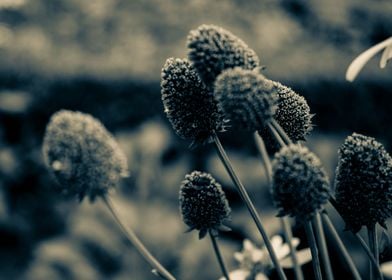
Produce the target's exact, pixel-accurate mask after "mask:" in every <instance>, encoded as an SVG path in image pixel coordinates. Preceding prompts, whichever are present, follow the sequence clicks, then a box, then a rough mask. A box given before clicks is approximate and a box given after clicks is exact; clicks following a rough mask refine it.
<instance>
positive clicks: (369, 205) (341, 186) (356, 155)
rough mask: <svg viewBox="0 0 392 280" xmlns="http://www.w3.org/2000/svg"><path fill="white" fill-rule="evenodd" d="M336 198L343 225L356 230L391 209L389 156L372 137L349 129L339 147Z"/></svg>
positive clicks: (379, 219) (377, 220) (381, 221)
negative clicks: (350, 131) (351, 132)
mask: <svg viewBox="0 0 392 280" xmlns="http://www.w3.org/2000/svg"><path fill="white" fill-rule="evenodd" d="M335 188H336V202H337V205H338V210H339V213H340V214H341V215H342V217H343V219H344V220H345V222H346V228H347V229H349V230H352V231H354V232H357V231H359V230H360V229H361V227H362V226H368V227H370V226H373V225H375V224H376V223H379V224H380V225H382V226H384V227H385V220H386V219H387V218H389V217H391V213H392V159H391V156H390V155H389V154H388V153H387V152H386V151H385V149H384V146H383V145H382V144H381V143H379V142H377V141H376V140H375V139H374V138H372V137H368V136H364V135H361V134H357V133H353V134H352V135H351V136H348V137H347V138H346V140H345V141H344V143H343V145H342V146H341V147H340V149H339V162H338V166H337V169H336V179H335Z"/></svg>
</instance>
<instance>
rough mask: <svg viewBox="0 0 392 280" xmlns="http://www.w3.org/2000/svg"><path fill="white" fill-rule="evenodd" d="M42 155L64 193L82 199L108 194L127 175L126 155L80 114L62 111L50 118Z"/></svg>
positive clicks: (100, 127) (90, 119) (99, 126)
mask: <svg viewBox="0 0 392 280" xmlns="http://www.w3.org/2000/svg"><path fill="white" fill-rule="evenodd" d="M43 156H44V160H45V163H46V165H47V166H48V168H49V170H50V171H51V173H52V174H53V175H54V177H55V179H56V180H57V181H58V183H59V185H60V188H61V191H62V192H63V193H65V194H68V195H72V196H77V197H78V198H79V199H80V200H82V199H83V198H84V197H85V196H88V197H89V198H90V200H94V199H95V198H96V197H97V196H102V195H105V194H106V193H107V192H108V190H109V189H110V188H113V187H115V186H116V185H117V183H118V182H119V180H120V179H121V177H124V176H127V173H128V167H127V160H126V158H125V155H124V154H123V152H122V151H121V150H120V148H119V147H118V145H117V143H116V141H115V140H114V138H113V137H112V136H111V134H110V133H109V132H108V131H107V130H106V129H105V127H104V126H103V125H102V124H101V123H100V122H99V121H98V120H97V119H95V118H93V117H92V116H90V115H88V114H84V113H80V112H72V111H67V110H61V111H59V112H57V113H55V114H54V115H53V116H52V117H51V119H50V122H49V124H48V125H47V127H46V133H45V137H44V142H43Z"/></svg>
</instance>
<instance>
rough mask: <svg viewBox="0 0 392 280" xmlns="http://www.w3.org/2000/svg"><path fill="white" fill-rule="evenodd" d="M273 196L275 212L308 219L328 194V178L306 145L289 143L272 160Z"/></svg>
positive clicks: (300, 219)
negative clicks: (276, 209)
mask: <svg viewBox="0 0 392 280" xmlns="http://www.w3.org/2000/svg"><path fill="white" fill-rule="evenodd" d="M272 169H273V182H272V189H271V192H272V197H273V199H274V202H275V204H276V206H277V207H278V209H279V214H278V216H285V215H289V216H292V217H295V218H296V219H298V220H299V221H306V220H309V219H311V218H312V217H313V216H314V214H315V213H316V212H317V211H319V210H321V209H322V208H323V205H324V204H325V203H327V201H328V199H329V197H330V187H329V180H328V177H327V175H326V172H325V171H324V169H323V167H322V165H321V162H320V160H319V159H318V157H317V156H316V155H315V154H313V153H312V152H310V151H309V150H308V149H307V148H306V147H303V146H301V145H299V144H290V145H288V146H285V147H283V148H282V149H281V150H280V151H279V152H278V153H277V154H275V157H274V160H273V162H272Z"/></svg>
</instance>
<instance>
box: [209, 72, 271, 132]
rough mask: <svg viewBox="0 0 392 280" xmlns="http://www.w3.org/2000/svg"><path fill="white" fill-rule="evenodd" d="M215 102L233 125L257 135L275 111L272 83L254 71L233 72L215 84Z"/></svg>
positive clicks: (227, 73) (224, 75) (220, 77)
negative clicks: (254, 132)
mask: <svg viewBox="0 0 392 280" xmlns="http://www.w3.org/2000/svg"><path fill="white" fill-rule="evenodd" d="M215 98H216V99H217V100H218V104H219V106H220V107H221V108H222V111H223V112H224V114H225V116H226V117H227V118H228V119H229V120H230V122H231V125H233V126H235V127H236V128H239V129H245V130H251V131H256V130H260V129H262V128H263V127H265V126H266V124H267V123H268V122H269V121H270V120H271V118H272V117H273V115H274V114H275V110H276V103H277V95H276V92H275V91H274V90H273V83H272V82H271V81H269V80H267V79H265V78H264V77H263V76H262V75H260V74H259V73H257V72H255V71H251V70H245V69H241V68H238V67H237V68H234V69H229V70H226V71H224V72H223V73H222V74H220V75H219V76H218V78H217V80H216V82H215Z"/></svg>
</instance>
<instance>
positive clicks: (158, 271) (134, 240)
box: [102, 196, 176, 280]
mask: <svg viewBox="0 0 392 280" xmlns="http://www.w3.org/2000/svg"><path fill="white" fill-rule="evenodd" d="M102 200H103V202H104V203H105V205H106V207H107V208H108V209H109V211H110V213H111V214H112V216H113V218H114V220H115V221H116V222H117V224H118V226H119V227H120V228H121V230H122V232H123V234H124V235H125V237H127V239H128V240H129V242H131V244H132V245H133V246H134V247H135V248H136V250H137V251H138V252H139V253H140V255H141V256H142V257H143V258H144V259H145V260H146V261H147V262H148V263H149V264H150V266H151V267H152V268H153V271H154V274H155V275H158V276H159V277H161V278H162V279H166V280H176V278H175V277H174V276H173V275H171V274H170V272H168V271H167V270H166V269H165V268H164V267H163V265H162V264H161V263H160V262H159V261H158V260H157V259H156V258H155V257H154V256H153V255H152V254H151V253H150V252H149V251H148V250H147V248H146V247H145V246H144V244H143V243H142V242H141V241H140V239H139V238H138V237H137V236H136V234H135V232H134V231H133V230H131V229H130V228H127V227H126V226H125V225H124V224H123V223H122V221H121V220H120V218H119V216H118V213H117V211H116V209H115V208H114V206H113V202H112V200H111V199H110V197H109V196H102Z"/></svg>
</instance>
